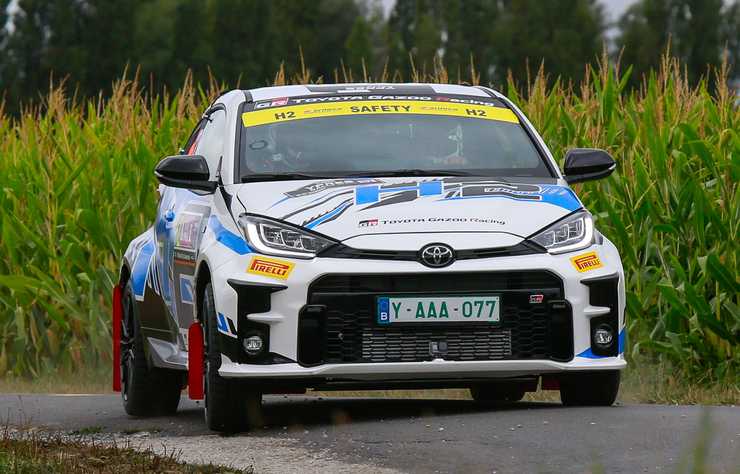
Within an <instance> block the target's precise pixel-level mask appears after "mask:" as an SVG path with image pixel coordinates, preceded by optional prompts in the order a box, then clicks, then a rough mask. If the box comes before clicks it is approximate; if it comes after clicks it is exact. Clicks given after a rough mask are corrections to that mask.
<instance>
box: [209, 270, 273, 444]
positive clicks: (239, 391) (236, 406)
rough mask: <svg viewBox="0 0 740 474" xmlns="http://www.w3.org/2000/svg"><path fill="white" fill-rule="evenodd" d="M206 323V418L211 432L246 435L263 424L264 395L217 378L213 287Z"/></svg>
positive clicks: (243, 384) (210, 290)
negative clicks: (244, 432)
mask: <svg viewBox="0 0 740 474" xmlns="http://www.w3.org/2000/svg"><path fill="white" fill-rule="evenodd" d="M202 311H203V312H202V313H201V314H202V315H203V321H204V322H205V338H204V341H205V345H206V347H205V354H206V361H205V364H206V366H205V371H204V379H205V380H204V382H205V387H204V388H205V390H204V391H205V415H206V424H207V425H208V428H209V429H211V430H213V431H220V432H226V433H234V432H238V431H246V430H248V429H249V428H251V427H254V426H258V424H260V423H261V422H262V394H261V393H260V392H258V391H256V390H250V389H248V387H247V386H246V384H245V383H244V382H242V381H240V380H232V379H226V378H223V377H221V376H220V375H218V369H219V368H220V367H221V351H220V350H219V345H218V339H219V338H218V331H217V330H216V327H217V326H216V324H217V323H216V308H215V305H214V299H213V288H212V287H211V284H210V283H208V284H207V285H206V288H205V291H204V295H203V307H202Z"/></svg>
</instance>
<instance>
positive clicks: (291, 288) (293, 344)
mask: <svg viewBox="0 0 740 474" xmlns="http://www.w3.org/2000/svg"><path fill="white" fill-rule="evenodd" d="M589 252H596V253H597V255H598V257H599V259H600V260H601V264H602V266H601V267H599V268H595V269H593V270H589V271H587V272H579V271H578V270H577V269H576V267H575V265H574V264H573V262H572V261H571V258H572V257H574V256H577V255H581V254H585V253H589ZM254 257H255V255H254V254H247V255H244V256H239V257H235V258H234V257H232V258H228V259H221V261H222V262H223V263H222V264H221V265H218V266H216V267H215V268H212V279H213V283H214V290H215V292H216V298H215V300H216V310H217V312H218V313H220V314H222V315H224V317H225V318H226V319H227V320H228V321H227V322H228V324H225V325H224V327H225V328H227V329H226V331H221V332H222V333H223V337H227V338H233V339H234V342H235V344H234V347H238V344H236V339H235V338H236V336H237V334H238V321H239V312H240V309H239V308H240V307H239V304H238V297H237V292H236V291H235V290H234V288H233V281H235V280H236V281H242V282H247V283H249V284H256V285H273V286H274V285H283V286H284V288H281V289H280V290H279V291H276V292H274V293H272V294H271V295H270V298H269V301H270V304H269V310H267V311H264V312H256V313H249V314H247V315H242V317H246V318H247V319H248V320H249V321H250V322H253V323H256V324H261V325H265V326H266V327H269V351H270V352H271V353H273V354H279V355H280V356H282V357H283V358H284V359H283V361H285V360H286V359H287V360H290V361H291V362H290V363H273V364H264V363H259V364H257V363H239V362H236V361H234V360H233V358H230V357H229V356H228V355H224V356H223V357H222V364H221V368H220V370H219V373H220V374H221V376H223V377H231V378H237V377H238V378H254V379H263V378H264V379H272V380H279V379H286V380H287V379H295V378H309V379H311V378H315V379H324V380H328V379H342V380H359V381H369V380H372V381H382V380H391V379H396V380H397V379H425V380H428V379H455V378H495V377H517V376H525V375H539V374H546V373H557V372H567V371H582V370H619V369H623V368H624V367H625V366H626V362H625V360H624V356H623V344H622V339H623V335H624V316H623V315H624V301H625V298H624V275H623V271H622V265H621V262H620V259H619V254H618V252H617V250H616V248H615V247H614V246H613V245H612V244H611V242H609V241H608V240H606V239H604V242H603V244H600V245H596V244H595V245H593V246H592V247H590V248H588V249H585V250H583V251H579V252H575V253H572V254H563V255H549V254H535V255H523V256H512V257H495V258H482V259H471V260H460V261H457V262H455V263H453V264H452V265H450V266H449V267H446V268H444V269H431V268H427V267H425V266H423V265H421V264H420V263H417V262H413V261H386V260H369V259H368V260H353V259H341V258H316V259H313V260H293V261H292V263H293V264H294V265H295V266H294V268H293V269H292V271H291V273H290V274H289V275H288V277H287V279H286V280H281V279H275V278H270V277H268V276H261V275H253V274H249V273H247V272H246V269H247V268H248V267H249V265H250V262H251V260H252V258H254ZM528 270H531V271H547V272H550V273H552V274H554V275H556V276H557V277H558V278H559V279H560V280H561V281H562V291H563V296H564V299H565V300H567V302H568V304H569V306H570V309H571V314H572V323H573V324H572V331H573V334H572V343H573V357H572V358H570V360H568V361H555V360H541V359H527V360H516V359H514V360H456V361H451V360H443V359H434V360H429V361H413V362H362V363H351V362H344V363H322V364H318V365H313V366H306V365H305V364H304V365H302V364H300V363H298V362H294V361H298V360H299V347H298V341H299V315H300V314H301V312H302V310H303V309H304V308H305V305H306V304H307V302H308V298H309V287H310V285H311V284H312V283H313V282H315V281H316V280H317V279H318V278H320V277H321V276H324V275H342V274H345V275H356V274H364V275H374V274H375V275H393V274H405V275H409V274H420V275H422V274H437V275H438V274H449V277H450V278H454V277H455V274H457V273H467V274H469V273H476V272H507V271H508V272H514V271H516V272H521V271H528ZM610 276H617V277H618V328H619V329H618V330H619V333H620V337H619V339H620V349H619V353H618V354H617V355H616V356H612V357H603V356H598V355H595V354H594V353H593V351H591V329H590V327H591V324H590V323H591V319H592V318H595V317H599V316H603V315H604V310H605V308H603V307H599V306H593V305H592V304H591V302H590V295H589V287H588V286H587V285H586V284H585V283H584V281H585V280H593V279H598V278H600V277H610ZM229 280H231V281H232V284H229V282H228V281H229ZM439 291H440V293H444V291H445V288H440V289H439ZM241 311H242V312H244V306H243V305H242V306H241ZM229 328H231V329H229ZM233 329H236V330H233ZM242 362H243V361H242Z"/></svg>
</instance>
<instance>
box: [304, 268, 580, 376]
mask: <svg viewBox="0 0 740 474" xmlns="http://www.w3.org/2000/svg"><path fill="white" fill-rule="evenodd" d="M466 293H467V294H473V293H496V294H499V295H501V298H502V299H501V323H500V324H497V325H492V324H490V323H448V322H445V323H407V324H391V325H379V324H377V323H376V319H375V318H376V314H375V311H376V309H375V308H376V301H375V298H376V297H377V296H380V295H384V296H388V295H393V294H396V295H422V294H429V295H432V294H443V295H452V294H466ZM532 294H542V295H544V301H543V302H542V303H540V304H530V303H529V296H530V295H532ZM435 344H436V345H435ZM572 357H573V342H572V319H571V313H570V306H569V305H568V304H567V302H565V301H564V300H563V290H562V283H561V281H560V280H559V278H558V277H557V276H555V275H553V274H551V273H549V272H546V271H539V272H506V273H502V272H495V273H493V272H488V273H437V274H434V273H430V274H419V275H329V276H324V277H321V278H319V279H318V280H316V281H315V282H314V283H313V284H312V285H311V286H310V288H309V298H308V305H307V306H306V307H305V308H304V310H303V311H302V312H301V315H300V320H299V338H298V358H299V362H301V363H302V364H304V365H315V364H320V363H362V362H414V361H425V360H431V359H434V358H442V359H445V360H457V361H474V360H512V359H552V360H561V361H564V360H570V359H571V358H572Z"/></svg>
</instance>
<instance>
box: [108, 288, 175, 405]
mask: <svg viewBox="0 0 740 474" xmlns="http://www.w3.org/2000/svg"><path fill="white" fill-rule="evenodd" d="M122 305H123V315H122V318H121V340H120V345H121V397H122V398H123V408H124V410H126V413H128V414H129V415H133V416H156V415H171V414H174V413H175V412H177V406H178V404H179V403H180V392H181V390H182V387H183V374H182V372H179V371H176V370H167V369H159V368H155V367H149V364H148V363H147V360H146V354H145V352H144V337H143V336H142V334H141V327H140V325H139V318H138V316H137V312H136V299H135V298H134V289H133V287H132V286H131V281H129V282H128V283H127V284H126V288H125V290H124V293H123V300H122Z"/></svg>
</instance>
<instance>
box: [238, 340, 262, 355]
mask: <svg viewBox="0 0 740 474" xmlns="http://www.w3.org/2000/svg"><path fill="white" fill-rule="evenodd" d="M264 345H265V344H264V342H263V341H262V337H260V336H258V335H253V336H249V337H246V338H244V340H243V341H242V346H244V352H246V353H247V354H249V355H251V356H255V355H257V354H259V353H260V352H262V348H263V347H264Z"/></svg>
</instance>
